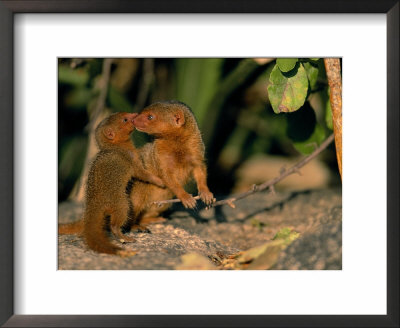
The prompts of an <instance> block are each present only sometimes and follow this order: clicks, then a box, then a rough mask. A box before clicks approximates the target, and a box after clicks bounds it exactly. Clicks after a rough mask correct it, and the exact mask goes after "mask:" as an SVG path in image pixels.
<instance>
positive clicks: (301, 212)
mask: <svg viewBox="0 0 400 328" xmlns="http://www.w3.org/2000/svg"><path fill="white" fill-rule="evenodd" d="M235 205H236V208H235V209H233V208H230V207H229V206H227V205H225V206H220V207H217V208H214V209H210V210H205V209H203V210H200V211H198V212H194V211H185V210H183V209H182V207H180V206H179V205H177V206H175V207H174V208H173V211H172V212H171V214H170V215H169V216H168V217H167V221H166V222H164V223H159V224H154V225H151V226H149V228H150V230H151V233H135V234H134V236H135V239H136V242H135V243H132V244H125V245H124V246H123V247H125V248H127V249H131V250H134V251H136V252H137V253H136V255H134V256H132V257H129V258H120V257H118V256H113V255H105V254H97V253H95V252H93V251H91V250H89V249H88V248H87V247H86V245H85V244H84V242H83V240H82V238H81V237H79V236H75V235H69V236H59V237H58V265H59V269H60V270H91V269H101V270H118V269H122V270H132V269H137V270H147V269H163V270H165V269H261V268H269V269H279V270H288V269H295V270H309V269H317V270H323V269H329V270H340V269H341V268H342V197H341V190H340V189H325V190H314V191H302V192H282V193H277V194H275V195H272V194H271V193H257V194H255V195H252V196H250V197H248V198H245V199H242V200H240V201H237V202H236V203H235ZM82 210H83V206H82V204H77V203H71V202H65V203H62V204H60V205H59V223H67V222H72V221H75V220H78V219H79V218H80V217H81V215H82ZM282 229H284V230H285V229H286V230H287V231H292V232H295V233H296V239H295V240H294V241H291V242H290V243H288V244H285V246H284V247H281V246H279V247H278V248H276V247H275V249H274V251H273V252H275V253H274V254H275V255H276V256H274V257H273V260H271V254H272V253H269V252H272V248H265V249H264V251H263V254H262V255H261V256H259V254H258V255H254V256H253V257H252V258H251V259H249V260H244V261H241V262H240V261H239V262H240V263H241V264H240V265H239V264H237V261H236V260H235V259H237V258H238V256H240V254H243V253H246V251H248V250H249V249H253V248H255V247H256V248H257V246H262V245H264V246H269V245H273V244H274V237H275V239H276V235H277V233H279V232H280V231H282ZM297 233H298V234H297ZM297 236H298V237H297ZM115 242H116V243H118V242H117V241H115ZM253 253H254V252H253ZM253 253H252V254H253ZM185 254H186V255H185ZM246 254H247V253H246ZM189 255H190V256H192V257H190V256H189ZM258 256H259V257H258ZM229 261H230V262H229ZM266 261H267V262H268V265H267V266H266V265H265V263H266ZM227 263H228V264H229V265H227Z"/></svg>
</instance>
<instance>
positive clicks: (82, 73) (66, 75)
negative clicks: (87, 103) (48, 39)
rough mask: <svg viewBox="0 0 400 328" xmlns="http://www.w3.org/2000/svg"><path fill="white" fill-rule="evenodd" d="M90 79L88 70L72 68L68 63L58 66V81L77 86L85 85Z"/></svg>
mask: <svg viewBox="0 0 400 328" xmlns="http://www.w3.org/2000/svg"><path fill="white" fill-rule="evenodd" d="M88 81H89V74H88V72H87V71H86V70H85V69H83V68H80V69H72V68H70V67H69V66H66V65H59V66H58V82H59V83H63V84H71V85H75V86H84V85H86V84H87V82H88Z"/></svg>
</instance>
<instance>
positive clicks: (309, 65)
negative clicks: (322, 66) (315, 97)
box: [303, 62, 318, 90]
mask: <svg viewBox="0 0 400 328" xmlns="http://www.w3.org/2000/svg"><path fill="white" fill-rule="evenodd" d="M303 66H304V68H305V70H306V73H307V78H308V82H309V83H310V89H311V90H314V89H315V87H316V85H317V79H318V65H317V64H316V63H313V62H305V63H303Z"/></svg>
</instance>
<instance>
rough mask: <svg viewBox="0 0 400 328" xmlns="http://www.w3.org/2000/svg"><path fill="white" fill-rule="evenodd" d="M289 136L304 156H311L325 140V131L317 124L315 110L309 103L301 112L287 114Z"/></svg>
mask: <svg viewBox="0 0 400 328" xmlns="http://www.w3.org/2000/svg"><path fill="white" fill-rule="evenodd" d="M287 122H288V125H287V135H288V137H289V138H290V139H291V140H292V141H293V146H294V147H295V148H296V150H297V151H299V152H300V153H302V154H305V155H308V154H311V153H312V152H313V151H314V150H315V147H316V146H319V145H320V144H321V143H322V142H323V141H324V140H325V130H324V128H323V127H322V126H321V125H320V124H317V119H316V116H315V112H314V110H313V109H312V108H311V106H310V105H309V103H308V102H307V103H306V104H305V105H304V106H303V107H302V108H301V110H299V111H297V112H294V113H290V114H287Z"/></svg>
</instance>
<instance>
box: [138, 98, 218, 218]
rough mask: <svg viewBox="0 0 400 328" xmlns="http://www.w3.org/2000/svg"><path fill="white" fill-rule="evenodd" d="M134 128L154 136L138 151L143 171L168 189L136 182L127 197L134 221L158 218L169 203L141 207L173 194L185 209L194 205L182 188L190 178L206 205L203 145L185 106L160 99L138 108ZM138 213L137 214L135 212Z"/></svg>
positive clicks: (208, 198) (210, 198)
mask: <svg viewBox="0 0 400 328" xmlns="http://www.w3.org/2000/svg"><path fill="white" fill-rule="evenodd" d="M134 124H135V127H136V129H137V130H138V131H142V132H145V133H147V134H150V135H152V136H154V137H155V140H154V141H153V142H152V143H148V144H146V145H145V146H144V147H143V148H141V149H140V150H139V154H140V158H141V160H142V163H143V165H144V166H145V168H146V169H147V170H149V171H150V172H152V173H153V174H154V175H157V176H159V177H160V178H161V179H162V181H163V183H164V184H165V186H167V188H168V189H161V188H159V187H157V186H155V185H149V184H147V185H146V184H143V183H141V182H136V183H135V184H134V186H133V192H132V194H131V199H132V203H133V209H134V212H135V213H134V217H136V220H135V222H134V223H135V224H137V223H138V221H139V220H144V221H146V220H148V221H152V220H154V219H156V220H157V219H160V218H159V215H160V213H161V212H163V211H165V210H166V209H167V208H168V207H169V205H163V206H162V207H160V208H155V206H153V207H151V208H150V209H146V208H145V207H146V206H147V205H148V204H151V203H152V202H154V201H157V200H163V199H168V198H171V197H172V196H173V195H176V196H177V197H178V198H179V199H180V200H181V201H182V203H183V205H184V206H185V207H186V208H195V207H196V200H195V199H194V198H193V196H192V195H190V194H189V193H187V192H186V191H185V190H184V186H185V184H186V183H187V182H188V180H189V179H190V178H192V177H193V178H194V180H195V181H196V183H197V189H198V192H199V196H200V198H201V199H202V201H203V202H204V203H206V204H207V205H210V204H211V203H212V202H213V201H214V196H213V194H212V193H211V192H210V190H209V189H208V186H207V168H206V165H205V162H204V144H203V140H202V138H201V134H200V131H199V128H198V126H197V122H196V120H195V117H194V115H193V113H192V112H191V110H190V109H189V107H188V106H186V105H185V104H183V103H180V102H160V103H155V104H152V105H150V106H148V107H146V108H145V109H143V110H142V111H141V113H140V114H139V115H138V116H137V117H136V118H135V119H134ZM139 213H140V214H139Z"/></svg>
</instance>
